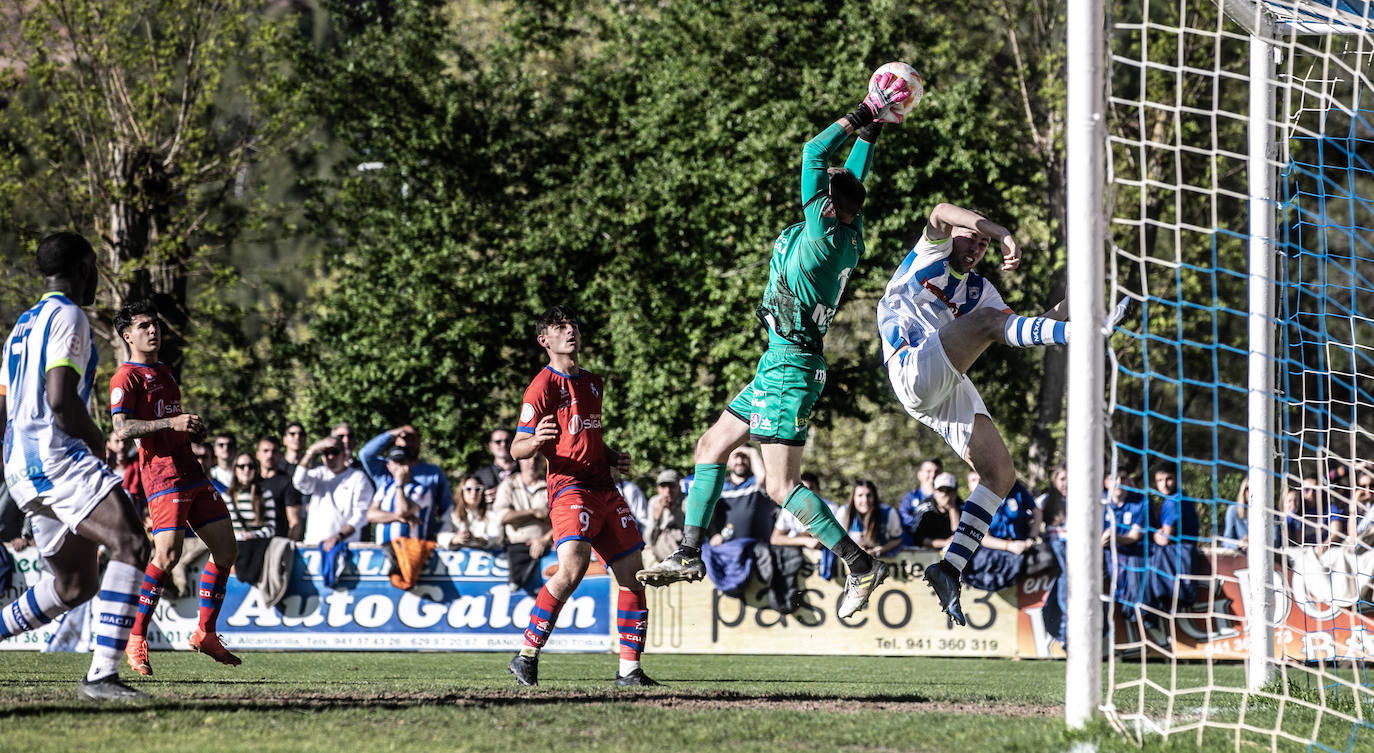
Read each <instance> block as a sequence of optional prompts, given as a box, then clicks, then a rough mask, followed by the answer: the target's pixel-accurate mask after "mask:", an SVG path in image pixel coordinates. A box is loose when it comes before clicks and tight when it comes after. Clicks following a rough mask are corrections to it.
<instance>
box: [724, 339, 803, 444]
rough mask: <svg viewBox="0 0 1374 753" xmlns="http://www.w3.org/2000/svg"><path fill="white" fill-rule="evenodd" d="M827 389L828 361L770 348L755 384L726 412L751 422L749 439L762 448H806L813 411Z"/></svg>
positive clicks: (789, 348) (798, 351)
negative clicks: (774, 446)
mask: <svg viewBox="0 0 1374 753" xmlns="http://www.w3.org/2000/svg"><path fill="white" fill-rule="evenodd" d="M824 389H825V359H824V358H822V357H821V356H819V355H817V354H815V353H808V352H807V351H805V350H802V349H801V348H798V347H796V346H790V345H789V346H780V345H770V346H769V348H768V350H765V351H764V352H763V357H762V358H760V359H759V366H758V369H757V370H756V371H755V372H754V380H753V381H752V382H750V383H749V384H748V385H747V386H745V388H744V389H742V390H740V392H739V394H738V395H736V396H735V399H734V400H731V401H730V406H729V407H728V408H726V410H728V411H730V412H731V413H733V414H734V415H735V416H736V417H737V418H739V419H740V420H741V421H748V422H749V436H750V438H752V439H753V440H754V441H756V442H759V443H761V444H767V443H770V442H771V443H775V444H789V445H804V444H806V429H807V425H808V424H809V423H810V421H811V409H812V408H814V407H816V400H818V399H819V398H820V396H821V390H824Z"/></svg>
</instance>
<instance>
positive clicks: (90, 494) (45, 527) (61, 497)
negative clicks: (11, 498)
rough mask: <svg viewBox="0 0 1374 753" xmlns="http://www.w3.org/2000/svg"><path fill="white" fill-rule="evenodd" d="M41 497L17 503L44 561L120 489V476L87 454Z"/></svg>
mask: <svg viewBox="0 0 1374 753" xmlns="http://www.w3.org/2000/svg"><path fill="white" fill-rule="evenodd" d="M50 481H51V482H52V488H51V489H48V490H47V491H45V492H44V493H43V494H42V495H41V496H38V497H35V498H33V499H30V500H28V501H26V502H20V500H18V499H16V500H15V501H16V502H20V507H21V508H23V510H24V512H26V513H28V514H29V516H30V517H31V518H32V520H33V541H34V544H36V545H37V546H38V551H39V552H41V553H42V555H43V556H44V557H51V556H52V555H54V554H56V553H57V550H58V549H61V548H62V542H63V540H64V539H65V538H66V536H67V534H68V533H69V532H70V533H75V532H76V527H77V526H78V525H80V524H81V521H83V520H85V519H86V516H87V515H90V514H91V510H94V509H95V506H96V505H98V504H100V500H102V499H104V498H105V497H106V496H107V495H108V494H109V493H110V492H112V491H114V490H115V488H117V487H118V486H119V485H120V483H121V482H120V479H119V476H116V475H115V474H114V471H111V470H110V468H109V466H107V465H105V464H104V463H102V462H101V461H99V460H97V459H96V458H95V456H93V455H91V454H90V453H87V454H85V455H83V456H81V458H80V459H78V460H76V461H74V462H72V463H71V464H70V465H68V466H67V469H66V470H65V471H64V472H63V473H62V475H61V476H59V477H57V478H53V479H50Z"/></svg>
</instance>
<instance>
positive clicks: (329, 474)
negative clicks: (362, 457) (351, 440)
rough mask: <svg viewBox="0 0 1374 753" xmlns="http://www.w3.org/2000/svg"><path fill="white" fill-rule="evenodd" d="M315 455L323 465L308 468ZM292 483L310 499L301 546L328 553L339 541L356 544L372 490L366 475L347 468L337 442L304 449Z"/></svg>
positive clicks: (325, 441)
mask: <svg viewBox="0 0 1374 753" xmlns="http://www.w3.org/2000/svg"><path fill="white" fill-rule="evenodd" d="M316 455H319V456H320V457H321V458H322V459H323V460H324V463H323V464H322V465H320V466H318V467H315V468H311V467H310V464H311V461H313V460H314V459H315V456H316ZM291 483H292V484H294V485H295V487H296V488H297V489H299V490H300V492H301V494H308V495H310V509H309V512H307V513H306V519H305V536H304V538H303V540H302V543H304V544H305V545H306V546H315V545H322V546H323V547H324V549H325V550H330V549H333V548H334V545H335V544H338V543H339V542H341V541H342V542H346V543H353V542H356V541H358V540H359V538H360V534H361V531H362V527H363V525H364V524H365V523H366V521H367V506H368V501H369V500H370V499H372V493H373V489H374V488H375V487H374V486H373V484H372V480H371V479H369V478H368V477H367V474H366V473H364V472H362V471H360V470H358V469H357V468H354V467H352V466H351V465H350V464H349V459H348V457H347V456H346V455H344V454H343V448H342V447H341V446H340V444H339V440H337V439H335V438H334V437H325V438H323V439H321V440H319V441H318V442H315V443H314V444H312V445H310V447H308V448H306V450H305V453H304V454H303V455H302V456H301V458H300V463H298V464H297V465H296V472H295V474H294V475H293V476H292V477H291Z"/></svg>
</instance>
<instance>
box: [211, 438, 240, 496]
mask: <svg viewBox="0 0 1374 753" xmlns="http://www.w3.org/2000/svg"><path fill="white" fill-rule="evenodd" d="M210 449H212V450H214V453H215V465H214V467H213V468H211V469H210V478H211V479H213V480H214V482H215V483H217V484H219V487H218V488H220V489H228V488H229V485H230V484H232V483H234V455H235V454H236V453H237V450H238V442H236V441H234V435H232V434H225V433H223V432H221V433H219V434H216V435H215V436H214V437H213V438H211V440H210Z"/></svg>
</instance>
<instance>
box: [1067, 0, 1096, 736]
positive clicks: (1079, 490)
mask: <svg viewBox="0 0 1374 753" xmlns="http://www.w3.org/2000/svg"><path fill="white" fill-rule="evenodd" d="M1103 19H1104V14H1103V9H1102V0H1069V3H1068V24H1067V33H1068V59H1069V60H1070V61H1071V63H1070V65H1069V71H1068V102H1067V118H1066V121H1065V123H1066V137H1067V142H1068V148H1067V154H1066V157H1067V174H1068V176H1069V180H1068V186H1067V207H1066V209H1067V210H1068V211H1067V212H1066V216H1067V217H1069V222H1068V228H1067V233H1066V237H1067V241H1068V260H1069V264H1068V284H1067V286H1066V287H1067V291H1068V298H1069V319H1070V321H1071V322H1073V324H1074V327H1075V328H1076V329H1077V330H1078V331H1080V332H1083V331H1087V332H1095V331H1097V329H1098V328H1100V327H1101V326H1102V321H1103V318H1104V317H1103V285H1102V280H1103V274H1104V271H1103V270H1104V265H1103V251H1104V250H1105V245H1104V240H1105V228H1106V222H1105V215H1104V213H1103V207H1104V202H1103V189H1104V188H1105V186H1106V181H1105V179H1104V176H1103V153H1104V149H1105V138H1104V136H1105V133H1106V130H1105V122H1106V111H1105V109H1104V108H1103V86H1104V80H1103V75H1104V63H1105V59H1104V57H1103V54H1102V50H1103V39H1104V37H1103V34H1102V25H1103ZM1102 355H1103V344H1102V342H1101V340H1099V339H1097V338H1094V337H1079V338H1075V339H1074V340H1073V341H1072V342H1071V343H1070V344H1069V358H1068V370H1069V374H1068V400H1067V413H1066V416H1067V421H1068V425H1069V426H1070V427H1072V428H1071V430H1070V431H1069V432H1068V436H1067V437H1066V440H1065V465H1066V467H1067V468H1068V469H1069V479H1068V481H1069V488H1068V494H1067V495H1066V501H1065V523H1066V526H1067V528H1068V530H1069V532H1070V533H1069V537H1068V542H1067V549H1066V553H1065V556H1066V559H1067V561H1069V562H1076V563H1090V564H1089V565H1088V566H1086V567H1070V568H1067V569H1068V572H1067V573H1066V574H1065V575H1066V579H1067V581H1068V584H1067V585H1068V602H1067V610H1066V611H1067V615H1066V636H1065V639H1066V641H1067V646H1066V647H1065V648H1066V650H1067V658H1066V660H1065V673H1066V677H1067V678H1070V681H1069V682H1066V683H1065V685H1064V713H1065V717H1066V721H1067V722H1068V724H1069V726H1071V727H1075V728H1081V727H1082V726H1084V725H1085V724H1087V722H1088V721H1089V720H1090V719H1091V718H1092V717H1093V715H1094V714H1096V713H1097V707H1098V705H1099V704H1100V702H1101V698H1102V605H1101V594H1102V570H1101V568H1100V566H1099V564H1098V563H1100V562H1101V560H1102V554H1101V546H1100V544H1099V543H1098V539H1097V537H1096V536H1095V535H1089V536H1083V535H1080V532H1083V531H1096V530H1097V529H1098V527H1099V526H1100V525H1101V523H1100V521H1101V517H1102V516H1101V511H1100V505H1101V503H1100V501H1099V499H1100V496H1101V493H1100V482H1099V479H1100V478H1101V476H1102V427H1103V421H1104V410H1103V401H1102V391H1103V374H1102V367H1101V363H1102Z"/></svg>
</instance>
